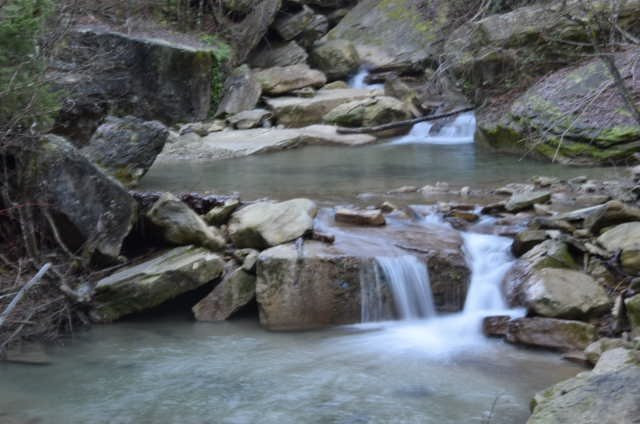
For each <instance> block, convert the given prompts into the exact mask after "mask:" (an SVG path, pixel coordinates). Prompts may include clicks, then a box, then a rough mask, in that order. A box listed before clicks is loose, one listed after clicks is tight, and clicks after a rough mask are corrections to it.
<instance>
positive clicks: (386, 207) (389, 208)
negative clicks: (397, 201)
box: [378, 200, 398, 213]
mask: <svg viewBox="0 0 640 424" xmlns="http://www.w3.org/2000/svg"><path fill="white" fill-rule="evenodd" d="M378 209H380V210H381V211H382V212H383V213H391V212H394V211H396V210H398V207H397V206H396V205H394V204H393V203H391V202H389V201H386V200H385V201H384V202H382V203H381V204H380V207H379V208H378Z"/></svg>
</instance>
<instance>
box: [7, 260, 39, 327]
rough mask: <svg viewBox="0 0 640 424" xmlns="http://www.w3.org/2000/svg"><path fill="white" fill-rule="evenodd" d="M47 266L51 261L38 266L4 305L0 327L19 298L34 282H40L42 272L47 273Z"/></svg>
mask: <svg viewBox="0 0 640 424" xmlns="http://www.w3.org/2000/svg"><path fill="white" fill-rule="evenodd" d="M49 268H51V263H50V262H47V263H46V264H44V266H43V267H42V268H40V271H38V273H37V274H36V275H35V276H34V277H33V278H32V279H31V280H30V281H29V282H28V283H27V284H25V285H24V286H23V287H22V288H21V289H20V291H19V292H18V294H16V296H15V297H14V298H13V300H12V301H11V303H9V305H8V306H7V307H6V309H5V310H4V312H2V314H0V327H2V325H3V324H4V322H5V321H6V320H7V317H8V316H9V315H10V314H11V312H12V311H13V309H14V308H15V307H16V305H17V304H18V303H19V302H20V300H21V299H22V298H23V297H24V295H25V294H26V293H27V291H29V289H31V288H32V287H33V286H35V285H36V284H38V283H39V282H40V280H41V279H42V277H44V274H46V273H47V271H48V270H49Z"/></svg>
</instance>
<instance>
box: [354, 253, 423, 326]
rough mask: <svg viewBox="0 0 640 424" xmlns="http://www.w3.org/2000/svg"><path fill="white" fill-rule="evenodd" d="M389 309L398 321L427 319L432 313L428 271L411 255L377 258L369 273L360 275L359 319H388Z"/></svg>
mask: <svg viewBox="0 0 640 424" xmlns="http://www.w3.org/2000/svg"><path fill="white" fill-rule="evenodd" d="M389 298H391V299H389ZM389 300H391V302H392V303H393V308H391V306H390V303H391V302H390V301H389ZM392 310H395V315H396V316H397V317H398V318H400V319H401V320H417V319H423V318H429V317H433V316H435V314H436V312H435V306H434V304H433V297H432V295H431V284H430V282H429V272H428V270H427V267H426V265H425V264H424V263H423V262H422V261H421V260H419V259H418V258H416V257H415V256H411V255H406V256H393V257H377V258H376V259H375V263H374V264H373V272H372V273H371V274H368V275H365V276H363V278H362V321H363V322H376V321H383V320H387V319H390V318H391V317H392V315H393V314H392Z"/></svg>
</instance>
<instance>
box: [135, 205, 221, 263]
mask: <svg viewBox="0 0 640 424" xmlns="http://www.w3.org/2000/svg"><path fill="white" fill-rule="evenodd" d="M147 217H148V218H149V220H150V221H151V222H153V224H154V225H157V226H158V227H160V228H162V230H163V235H164V238H165V239H166V240H167V241H168V242H170V243H173V244H177V245H186V244H195V245H197V246H202V247H206V248H208V249H211V250H222V249H224V247H225V246H226V241H225V239H224V237H223V236H222V234H221V233H220V231H219V230H217V229H216V228H215V227H209V226H208V225H207V224H206V223H205V222H204V221H203V220H202V218H201V217H200V215H198V214H197V213H195V212H194V211H193V210H192V209H191V208H190V207H189V206H187V205H186V204H185V203H183V202H182V201H180V199H178V198H177V197H175V196H174V195H173V194H171V193H164V194H163V195H162V196H160V199H158V201H157V202H156V203H155V204H154V205H153V207H152V208H151V210H149V212H147Z"/></svg>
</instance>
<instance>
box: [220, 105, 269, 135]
mask: <svg viewBox="0 0 640 424" xmlns="http://www.w3.org/2000/svg"><path fill="white" fill-rule="evenodd" d="M272 117H273V114H272V113H271V112H269V111H268V110H265V109H253V110H245V111H244V112H240V113H236V114H235V115H233V116H230V117H229V118H227V122H229V124H231V126H232V127H234V128H237V129H239V130H248V129H251V128H258V127H264V126H265V124H267V123H268V121H269V120H270V119H271V118H272Z"/></svg>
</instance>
